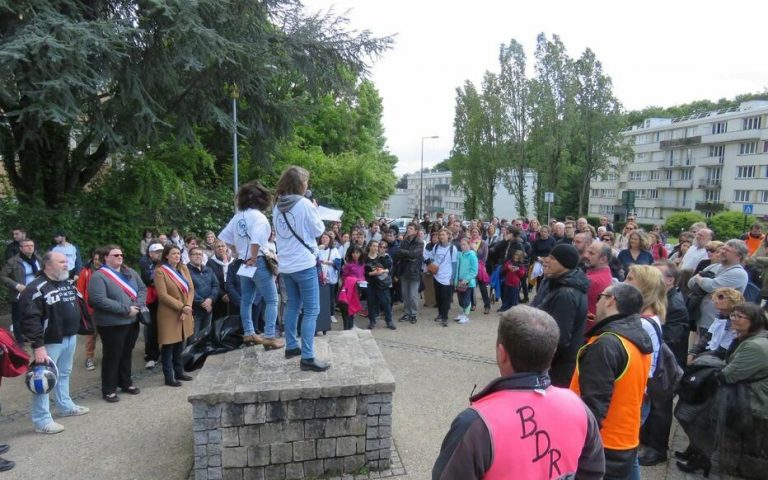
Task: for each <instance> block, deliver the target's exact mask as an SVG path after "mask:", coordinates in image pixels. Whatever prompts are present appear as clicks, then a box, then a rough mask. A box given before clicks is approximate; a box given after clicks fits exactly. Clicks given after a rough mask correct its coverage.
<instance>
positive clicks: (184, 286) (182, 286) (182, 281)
mask: <svg viewBox="0 0 768 480" xmlns="http://www.w3.org/2000/svg"><path fill="white" fill-rule="evenodd" d="M160 268H162V269H163V271H164V272H165V273H167V274H168V275H170V277H171V280H173V283H175V284H176V286H177V287H179V290H181V293H182V294H183V295H186V294H187V293H189V282H187V279H186V278H184V276H183V275H181V274H179V272H177V271H176V269H174V268H171V266H170V265H167V264H165V263H164V264H162V265H161V266H160Z"/></svg>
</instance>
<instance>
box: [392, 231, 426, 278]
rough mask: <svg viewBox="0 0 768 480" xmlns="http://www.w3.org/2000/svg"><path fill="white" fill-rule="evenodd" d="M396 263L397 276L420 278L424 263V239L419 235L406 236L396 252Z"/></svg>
mask: <svg viewBox="0 0 768 480" xmlns="http://www.w3.org/2000/svg"><path fill="white" fill-rule="evenodd" d="M395 263H396V270H397V276H399V277H403V278H407V279H417V278H420V276H421V266H422V265H423V264H424V241H423V240H421V239H420V238H419V237H418V235H417V236H414V237H413V238H408V237H405V238H404V239H403V241H402V242H400V249H399V250H398V251H397V253H396V254H395Z"/></svg>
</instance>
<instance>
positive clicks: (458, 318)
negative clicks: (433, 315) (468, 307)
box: [453, 313, 464, 322]
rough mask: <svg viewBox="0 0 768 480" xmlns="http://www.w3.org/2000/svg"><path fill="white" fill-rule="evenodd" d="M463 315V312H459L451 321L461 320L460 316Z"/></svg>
mask: <svg viewBox="0 0 768 480" xmlns="http://www.w3.org/2000/svg"><path fill="white" fill-rule="evenodd" d="M463 316H464V314H461V313H460V314H458V315H456V318H454V319H453V321H454V322H458V321H461V318H462V317H463Z"/></svg>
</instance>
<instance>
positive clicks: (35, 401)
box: [31, 335, 77, 428]
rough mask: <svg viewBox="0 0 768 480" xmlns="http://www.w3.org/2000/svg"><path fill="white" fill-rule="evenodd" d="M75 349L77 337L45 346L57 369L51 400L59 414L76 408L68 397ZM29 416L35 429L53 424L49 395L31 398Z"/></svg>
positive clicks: (64, 338) (63, 339)
mask: <svg viewBox="0 0 768 480" xmlns="http://www.w3.org/2000/svg"><path fill="white" fill-rule="evenodd" d="M76 348H77V335H71V336H69V337H63V338H62V340H61V343H49V344H47V345H46V346H45V350H46V351H47V352H48V356H49V357H51V359H52V360H53V363H55V364H56V367H57V368H58V369H59V378H58V379H57V381H56V386H55V387H53V393H54V396H53V399H54V402H55V403H56V408H57V409H58V411H59V412H68V411H70V410H74V408H75V407H76V406H77V405H75V402H73V401H72V398H70V396H69V375H70V374H71V373H72V359H73V358H74V357H75V349H76ZM31 416H32V423H34V424H35V428H42V427H44V426H46V425H48V424H49V423H51V422H53V417H51V410H50V400H49V394H44V395H33V396H32V412H31Z"/></svg>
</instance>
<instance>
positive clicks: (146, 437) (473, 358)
mask: <svg viewBox="0 0 768 480" xmlns="http://www.w3.org/2000/svg"><path fill="white" fill-rule="evenodd" d="M454 313H455V312H454ZM400 314H401V307H396V308H395V315H396V316H395V318H397V317H399V315H400ZM434 315H435V310H434V309H424V311H423V312H422V314H421V316H420V317H419V322H418V323H417V324H416V325H410V324H400V323H399V324H398V327H399V328H398V330H397V331H389V330H386V329H384V328H382V326H383V323H381V324H380V327H379V328H378V329H376V330H375V332H374V335H375V337H376V339H377V341H378V343H379V346H380V348H381V350H382V352H383V354H384V357H385V358H386V360H387V362H388V363H389V366H390V368H391V370H392V372H393V373H394V375H395V379H396V382H397V390H396V392H395V401H394V422H393V423H394V425H393V427H394V440H395V446H396V449H397V457H396V460H397V461H399V462H401V463H402V469H401V468H399V465H398V468H397V473H398V474H399V473H401V472H404V473H403V474H402V475H398V476H397V477H395V478H398V479H399V478H403V479H414V480H415V479H426V478H429V477H430V472H431V469H432V464H433V462H434V460H435V458H436V456H437V453H438V451H439V448H440V444H441V442H442V439H443V436H444V435H445V433H446V431H447V429H448V427H449V425H450V423H451V421H452V419H453V418H454V416H455V415H456V414H457V413H458V412H460V411H461V410H462V409H463V408H464V407H466V405H467V403H468V398H469V396H470V394H471V393H472V391H473V389H475V388H477V389H478V390H479V389H480V388H482V387H483V386H484V385H485V384H486V383H487V382H489V381H490V380H492V379H493V378H495V377H496V376H497V374H498V371H497V369H496V366H495V360H494V347H493V345H494V341H495V337H496V325H497V320H498V317H497V315H496V314H490V315H483V314H482V313H480V312H475V313H473V314H472V315H471V317H470V318H471V321H470V323H469V324H467V325H458V324H456V323H454V322H451V325H450V326H449V327H448V328H442V327H440V326H439V325H438V324H437V323H435V322H433V321H432V318H433V317H434ZM7 323H8V320H7V318H5V319H0V325H7ZM365 323H367V321H364V320H362V319H358V325H359V326H363V325H365ZM339 328H340V323H337V324H335V325H334V329H339ZM142 357H143V343H142V342H141V339H140V344H139V345H138V346H137V348H136V350H135V351H134V362H133V365H134V375H135V376H136V380H135V384H136V385H137V386H139V387H140V388H141V390H142V393H141V395H138V396H135V397H133V396H129V395H122V396H121V401H120V402H119V403H116V404H108V403H106V402H104V401H103V400H102V399H101V394H100V390H99V385H100V381H99V370H98V368H97V370H95V371H93V372H87V371H86V370H85V369H84V368H83V360H84V357H83V344H82V342H81V344H80V345H79V346H78V352H77V356H76V360H75V369H74V372H73V378H72V382H71V385H72V392H73V397H75V398H76V402H77V403H79V404H82V405H86V406H89V407H90V408H91V413H90V414H88V415H86V416H83V417H75V418H64V419H61V420H60V422H61V423H62V424H63V425H64V426H65V427H66V430H65V431H64V432H63V433H61V434H58V435H52V436H45V435H41V434H36V433H34V431H33V429H32V425H31V422H30V420H29V417H28V408H29V400H30V393H29V392H28V391H27V390H26V389H25V388H24V386H23V382H22V381H21V379H20V378H15V379H5V380H4V381H3V384H2V386H1V387H0V402H2V405H3V410H2V412H0V443H10V444H11V447H12V449H11V451H10V452H9V453H8V454H6V455H5V458H8V459H11V460H14V461H16V463H17V467H16V468H15V469H14V470H12V471H10V472H6V473H4V474H2V473H0V479H2V480H5V479H6V478H7V479H16V478H18V479H29V478H53V479H65V478H66V479H70V478H72V479H82V480H87V479H103V478H117V479H169V480H171V479H185V478H187V477H188V476H189V473H190V469H191V468H192V413H191V407H190V405H189V404H188V403H187V401H186V394H187V391H188V386H185V387H184V388H169V387H166V386H164V385H163V381H162V374H160V373H159V372H148V371H146V370H144V369H143V365H144V362H143V361H142ZM98 358H99V353H98V352H97V363H98ZM674 443H675V446H676V448H678V449H682V448H684V447H685V445H686V443H687V440H686V439H685V436H684V434H683V433H682V432H681V431H678V429H677V428H676V430H675V432H674ZM350 478H351V477H350ZM642 478H643V479H646V480H657V479H664V478H667V479H675V480H682V479H685V480H689V479H693V478H700V477H697V476H691V475H684V474H682V473H681V472H679V471H678V469H677V468H676V467H675V466H674V462H670V465H669V466H668V465H666V464H664V465H660V466H656V467H651V468H643V469H642ZM710 478H721V477H720V476H719V474H718V471H717V469H716V468H715V470H714V471H713V472H712V474H711V477H710Z"/></svg>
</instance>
